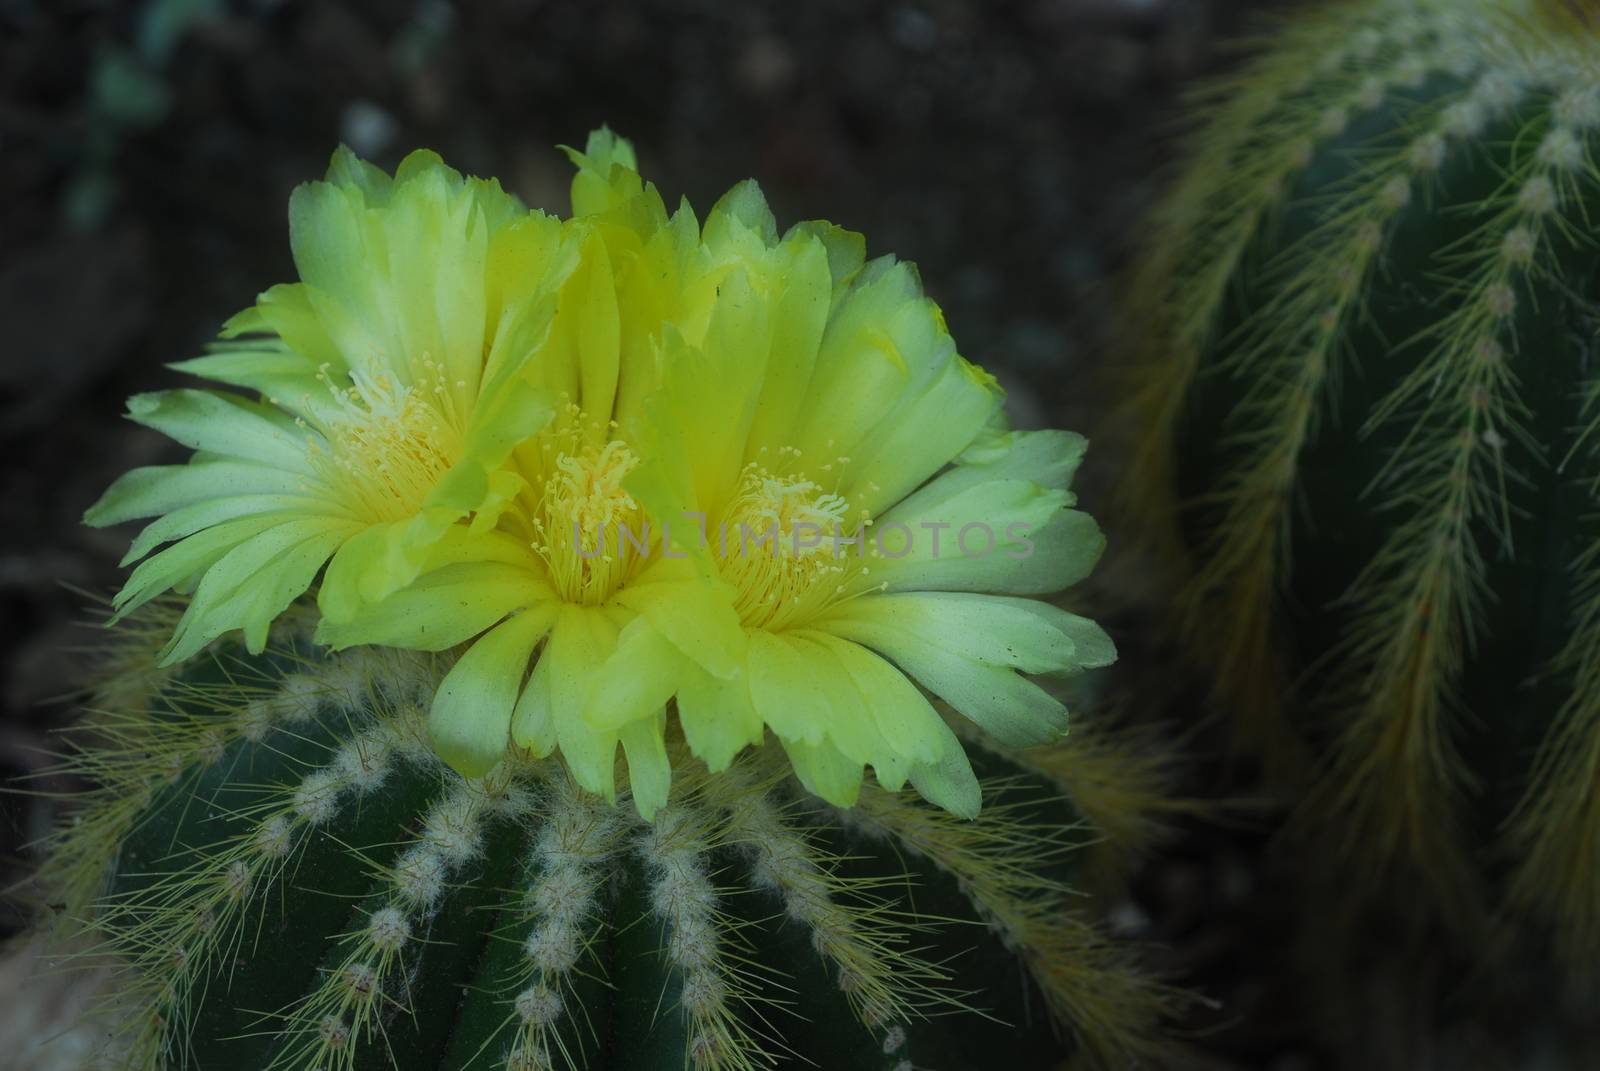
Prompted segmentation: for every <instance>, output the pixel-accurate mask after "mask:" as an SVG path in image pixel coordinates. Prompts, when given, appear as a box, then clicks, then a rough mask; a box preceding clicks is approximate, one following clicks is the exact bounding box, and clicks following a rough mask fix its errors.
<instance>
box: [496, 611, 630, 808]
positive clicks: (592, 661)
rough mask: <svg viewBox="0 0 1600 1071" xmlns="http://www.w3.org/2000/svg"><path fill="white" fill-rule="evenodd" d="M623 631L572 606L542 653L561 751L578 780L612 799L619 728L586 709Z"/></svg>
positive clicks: (599, 616)
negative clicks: (594, 723)
mask: <svg viewBox="0 0 1600 1071" xmlns="http://www.w3.org/2000/svg"><path fill="white" fill-rule="evenodd" d="M617 631H618V630H617V626H616V624H615V623H614V622H612V621H611V620H610V618H609V617H608V616H607V615H606V613H605V612H604V611H602V610H599V609H596V608H593V607H580V606H571V605H568V606H566V607H564V608H563V609H562V611H561V615H560V617H559V618H558V619H557V620H556V624H555V627H554V628H552V629H551V632H550V642H549V643H548V644H547V645H546V646H545V650H544V654H543V655H541V656H540V659H541V661H548V662H549V663H550V666H549V677H548V681H549V695H550V711H551V715H552V717H553V719H554V721H555V726H556V741H557V743H558V744H559V745H560V747H561V755H562V757H563V758H565V759H566V761H567V767H568V769H570V770H571V771H572V776H573V777H574V778H575V779H576V780H577V782H578V784H580V785H582V786H583V787H584V788H586V789H588V790H589V791H590V792H593V793H595V794H596V795H600V796H604V797H605V798H606V799H615V798H616V750H617V733H616V732H615V731H614V730H612V731H606V730H600V729H595V728H592V727H591V726H590V725H589V724H588V723H587V722H586V721H585V720H584V717H583V711H584V707H585V705H586V702H587V700H588V696H589V691H590V689H592V688H593V687H594V686H595V684H596V682H597V678H598V675H599V673H600V669H601V667H602V666H603V665H605V662H606V659H608V658H610V657H611V653H612V651H614V650H615V649H616V644H617ZM519 742H520V741H519Z"/></svg>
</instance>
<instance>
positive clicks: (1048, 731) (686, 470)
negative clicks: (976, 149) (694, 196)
mask: <svg viewBox="0 0 1600 1071" xmlns="http://www.w3.org/2000/svg"><path fill="white" fill-rule="evenodd" d="M574 156H575V159H576V161H577V162H578V164H579V166H580V171H579V174H578V176H577V178H576V180H575V182H574V191H573V200H574V206H575V212H576V213H577V214H578V216H577V220H576V221H575V222H576V223H577V224H580V225H583V226H584V227H586V228H588V230H589V234H588V237H586V238H585V239H583V240H582V241H583V245H582V249H583V252H582V255H581V257H580V261H581V266H580V267H579V268H578V269H577V270H576V271H574V272H573V273H572V276H571V278H570V279H569V280H568V282H567V284H566V287H567V291H566V293H567V294H568V295H569V296H564V297H563V300H562V312H561V313H560V314H559V315H558V316H557V322H556V326H555V327H554V328H553V330H552V341H551V344H550V345H549V346H548V347H547V352H546V354H545V355H544V357H543V358H542V359H541V360H539V361H536V362H534V366H535V368H536V372H535V374H536V376H538V377H542V378H540V383H541V386H543V387H544V388H545V389H547V390H556V389H559V390H560V392H561V393H562V394H563V395H564V396H565V405H564V408H563V410H562V412H561V414H560V415H559V416H558V418H557V419H556V421H554V422H553V423H552V424H551V425H550V426H549V427H548V428H546V429H545V430H544V431H543V432H542V433H541V434H540V435H538V436H536V437H535V438H534V439H532V440H530V441H529V442H528V443H526V444H524V445H523V446H521V447H519V448H518V449H517V450H516V451H514V453H513V455H512V458H511V461H510V465H511V466H512V467H513V468H514V469H515V470H516V471H517V473H518V474H519V476H520V477H521V478H522V482H523V487H524V490H523V492H522V493H521V494H520V495H518V496H517V498H516V500H515V501H513V502H512V503H510V504H508V506H507V508H506V510H505V511H504V512H503V513H502V514H500V515H499V516H498V517H497V518H495V520H494V524H495V528H494V530H493V532H484V533H483V534H481V535H480V536H477V537H473V536H467V535H464V536H461V537H460V545H459V546H457V545H456V544H450V545H446V544H440V545H439V547H438V548H437V550H436V555H437V557H436V562H437V568H436V570H435V571H432V572H426V573H424V574H423V575H422V576H421V577H420V578H419V580H418V581H417V582H416V584H414V585H412V586H411V587H409V588H407V589H406V590H403V591H400V592H397V593H395V594H394V595H393V596H391V597H390V598H388V599H385V600H381V601H379V602H377V603H374V604H372V605H370V606H368V607H366V608H365V609H364V610H363V611H362V612H361V613H360V614H359V615H358V616H357V617H354V618H352V619H350V620H349V621H347V622H344V623H342V624H338V625H332V624H330V625H326V626H325V627H324V630H323V633H322V635H323V638H324V639H326V640H328V641H330V642H334V643H349V642H371V641H372V640H373V639H374V638H375V637H377V638H380V639H381V642H397V643H404V644H415V643H416V642H417V641H418V639H419V637H417V636H414V635H400V634H399V633H398V632H397V631H396V630H397V628H398V627H400V626H398V625H396V624H395V623H396V622H400V621H415V622H422V621H426V620H430V619H432V618H433V617H434V616H435V615H448V614H453V613H456V612H457V611H456V610H455V609H453V608H454V607H460V606H466V605H471V604H475V603H476V602H482V601H484V600H492V605H491V609H490V613H489V614H486V615H485V616H490V615H491V614H493V615H498V614H500V613H502V612H505V613H507V614H508V615H509V616H507V617H506V618H505V619H504V620H503V621H501V623H500V624H498V626H497V627H496V628H494V629H493V630H492V631H490V632H488V633H487V634H485V635H484V636H483V637H482V638H481V639H480V640H479V641H478V643H477V644H476V645H474V646H473V647H472V648H471V649H470V650H469V651H468V652H467V653H466V655H465V656H463V658H462V659H461V661H460V662H459V663H457V664H456V666H455V667H454V669H453V670H452V671H451V673H450V674H449V675H448V676H447V678H446V679H445V682H444V684H443V686H442V687H441V689H440V692H439V695H438V698H437V700H436V703H435V707H434V711H433V716H432V721H431V726H432V731H433V734H434V739H435V742H436V744H437V745H438V746H439V748H440V750H441V751H442V752H443V753H444V754H445V755H446V757H447V758H449V759H450V760H451V761H452V762H454V763H455V764H456V765H457V766H458V767H460V768H462V769H465V770H473V771H476V770H482V769H486V768H487V767H488V766H489V765H490V764H492V763H493V762H494V761H496V760H497V759H498V757H499V756H500V754H501V751H502V749H503V747H504V743H505V735H506V727H507V725H508V724H509V726H510V733H511V738H512V740H513V741H514V742H515V743H516V744H517V745H519V746H521V747H524V748H527V749H530V750H532V751H533V752H535V753H537V754H547V753H550V752H551V751H552V750H553V749H555V748H557V747H559V749H560V751H561V753H562V754H563V756H564V757H565V759H566V761H567V762H568V764H569V765H570V766H571V767H572V769H573V770H574V772H575V774H576V776H577V777H578V779H579V780H580V782H582V783H583V784H584V785H585V786H586V787H589V788H590V789H592V790H595V791H599V792H604V793H610V792H611V791H612V789H613V785H612V778H613V772H612V771H613V764H614V754H615V750H616V746H617V744H618V743H619V742H620V743H621V745H622V747H623V749H624V752H625V755H626V758H627V762H628V766H629V780H630V786H631V788H632V791H633V795H634V798H635V801H636V803H637V804H638V806H639V807H640V809H641V811H643V812H645V813H647V814H648V813H651V812H653V810H654V809H655V808H656V807H657V806H659V805H660V803H661V802H663V801H664V800H665V799H666V795H667V787H668V784H669V782H670V778H671V770H670V767H669V764H668V760H667V754H666V750H665V746H664V732H665V726H666V720H667V716H668V712H669V709H670V710H674V711H675V712H676V715H677V718H678V721H679V724H680V726H681V729H682V732H683V735H684V737H685V739H686V741H687V743H688V745H689V747H690V749H691V750H692V751H693V752H694V753H695V754H697V755H699V756H700V757H701V758H702V759H703V760H704V761H705V762H706V763H707V764H708V765H709V766H710V767H711V768H712V769H713V770H719V769H721V768H723V767H725V766H726V765H727V764H728V763H729V762H730V761H731V760H732V758H733V756H734V755H735V754H736V753H737V752H738V751H739V750H740V749H742V748H743V747H745V746H747V745H752V744H759V743H761V741H762V740H763V738H764V735H765V730H766V729H767V728H770V729H771V730H772V731H773V733H774V735H775V736H777V737H778V739H779V740H780V741H781V742H782V744H783V746H784V747H785V749H786V750H787V751H788V753H789V755H790V757H791V760H792V762H793V765H794V768H795V769H796V771H797V773H798V775H799V776H800V778H801V779H802V781H803V782H804V783H805V784H806V785H807V786H808V787H810V788H811V789H812V790H813V791H815V792H816V793H818V794H819V795H821V796H823V797H824V798H826V799H828V800H830V801H831V802H834V803H837V804H841V805H848V804H849V803H851V802H853V800H854V798H855V793H856V790H857V788H858V786H859V784H860V781H861V778H862V774H863V768H864V767H865V766H868V765H870V766H872V767H873V769H874V771H875V773H876V776H877V778H878V779H879V781H880V782H882V783H884V784H886V785H888V786H890V787H892V788H899V787H900V786H901V785H902V784H904V783H905V782H906V781H907V780H909V781H910V782H911V783H912V784H913V785H914V786H916V787H917V788H918V789H919V791H921V792H922V794H923V795H925V796H927V797H928V798H930V799H932V800H934V801H936V802H938V803H939V804H940V805H942V806H945V807H947V808H949V809H950V810H953V811H956V812H958V813H962V814H974V813H976V811H977V809H978V806H979V798H978V795H979V794H978V786H977V782H976V780H975V779H974V777H973V775H972V772H971V769H970V767H969V765H968V764H967V761H966V757H965V754H964V752H963V750H962V747H961V745H960V743H959V742H958V741H957V739H956V737H955V736H954V734H953V733H952V732H951V730H950V729H949V728H948V727H947V725H946V724H945V722H944V720H943V719H942V718H941V716H940V715H939V714H938V713H937V712H936V711H935V709H934V708H933V706H932V705H931V704H930V702H929V700H928V698H927V697H926V695H925V694H924V692H923V691H922V690H920V689H919V688H918V687H917V685H916V684H914V683H912V681H913V680H915V681H917V682H919V683H920V684H921V685H923V687H924V688H926V689H927V691H928V692H931V693H933V694H934V695H936V696H939V697H941V698H943V699H945V700H946V701H948V702H949V703H950V704H951V705H952V706H953V707H954V708H955V709H956V710H957V711H959V712H960V713H962V714H963V715H965V716H967V717H969V718H971V719H972V720H974V721H975V722H977V723H979V724H980V725H982V726H983V727H984V728H986V729H987V730H989V731H990V732H991V733H993V734H994V735H996V736H997V737H998V738H999V739H1001V740H1002V741H1003V742H1005V743H1006V744H1008V745H1012V746H1027V745H1033V744H1042V743H1046V742H1049V741H1051V740H1054V739H1056V738H1057V737H1059V736H1060V734H1061V733H1062V732H1063V731H1064V730H1065V714H1066V712H1065V710H1064V709H1063V708H1062V706H1061V704H1060V702H1059V701H1057V700H1056V699H1054V698H1052V697H1051V696H1050V695H1049V694H1048V693H1047V692H1046V691H1044V690H1043V689H1041V688H1040V687H1038V686H1037V685H1036V684H1034V683H1032V682H1030V681H1028V680H1027V679H1025V678H1024V677H1022V676H1020V675H1019V671H1020V672H1022V673H1065V672H1073V671H1076V670H1079V669H1081V668H1083V667H1086V666H1097V665H1104V664H1106V663H1107V662H1109V661H1110V660H1111V659H1112V658H1113V657H1114V654H1113V651H1112V648H1111V645H1110V642H1109V641H1108V640H1107V638H1106V637H1105V635H1104V633H1102V632H1101V631H1100V630H1099V629H1098V628H1097V627H1096V626H1095V625H1093V624H1092V623H1091V622H1088V621H1086V620H1084V619H1082V618H1079V617H1076V616H1074V615H1071V614H1068V613H1066V612H1065V611H1062V610H1059V609H1057V608H1055V607H1053V606H1050V605H1049V604H1047V603H1044V602H1040V601H1037V600H1033V599H1027V598H1019V597H1018V596H1019V595H1034V594H1042V593H1047V592H1053V591H1057V590H1060V589H1061V588H1063V587H1065V586H1067V585H1068V584H1070V583H1072V582H1074V581H1075V580H1077V579H1079V578H1081V577H1082V576H1083V575H1084V574H1085V573H1086V572H1087V571H1088V570H1089V568H1090V567H1091V566H1092V564H1093V562H1094V560H1095V558H1096V557H1097V556H1098V553H1099V550H1100V547H1101V537H1100V534H1099V531H1098V528H1097V527H1096V526H1095V525H1094V522H1093V521H1092V520H1091V519H1089V518H1088V517H1087V516H1086V515H1084V514H1082V513H1079V512H1076V511H1074V510H1072V509H1071V508H1070V507H1071V506H1072V505H1073V501H1074V500H1073V498H1072V495H1071V494H1070V492H1069V491H1068V490H1067V486H1068V484H1069V482H1070V480H1071V476H1072V473H1073V470H1074V469H1075V468H1076V466H1077V463H1078V461H1079V459H1080V458H1081V456H1082V453H1083V447H1084V442H1083V440H1082V439H1081V438H1080V437H1078V436H1074V435H1071V434H1068V433H1065V432H1009V431H1006V430H1005V429H1004V427H1003V421H1002V418H1001V416H1000V401H1001V394H1000V392H999V390H998V389H997V388H996V386H995V384H994V381H993V379H992V378H990V377H989V376H988V375H987V374H985V373H983V372H982V371H981V370H980V369H978V368H976V367H975V366H974V365H972V364H970V363H968V362H967V361H965V360H964V359H962V358H961V357H960V356H959V355H958V354H957V353H956V349H955V346H954V344H953V342H952V341H951V339H950V336H949V333H948V331H947V330H946V327H945V324H944V321H943V318H942V316H941V315H940V314H939V310H938V308H937V307H936V306H935V305H934V304H933V303H932V302H931V301H930V300H928V299H927V298H926V297H925V296H924V295H923V294H922V291H921V287H920V285H919V283H918V281H917V278H916V276H915V274H914V272H913V270H912V269H911V268H910V266H909V265H905V264H899V263H896V262H895V261H893V260H892V258H884V259H880V260H876V261H873V262H871V263H866V262H865V260H864V252H863V251H864V243H863V242H862V240H861V238H860V236H859V235H856V234H852V233H850V232H846V231H843V230H841V229H839V228H836V227H832V226H829V225H827V224H820V223H809V224H801V225H799V226H797V227H795V228H793V229H792V230H790V231H789V232H788V234H786V235H784V236H783V237H782V238H781V239H780V238H779V236H778V232H777V228H776V225H775V223H774V221H773V219H772V216H771V213H770V212H769V211H768V209H767V206H766V203H765V201H764V199H763V198H762V196H761V193H760V190H759V189H758V188H757V187H756V186H755V184H754V183H745V184H742V185H740V186H738V187H735V188H734V190H733V191H731V192H730V193H729V194H728V195H727V196H725V197H724V198H723V199H722V201H721V202H719V203H718V205H717V206H716V207H715V208H714V209H713V210H712V212H711V213H710V215H709V217H708V218H707V220H706V223H705V226H704V227H703V228H700V227H697V226H696V225H695V224H694V220H693V217H692V216H691V215H690V214H689V210H688V208H687V206H685V207H684V208H681V209H680V210H679V211H678V213H677V214H675V215H674V216H673V217H671V219H668V217H667V216H666V213H665V210H664V208H663V206H662V205H661V202H660V199H659V197H658V196H656V194H655V192H654V190H653V188H651V187H649V186H647V185H644V184H643V183H642V182H641V180H640V179H639V177H638V175H637V174H636V172H635V171H634V169H633V157H632V153H631V150H630V149H629V148H628V147H627V145H626V143H625V142H620V141H617V140H615V139H613V138H611V137H610V136H609V135H606V134H605V133H602V134H600V135H597V136H596V137H595V138H594V139H591V141H590V144H589V147H588V151H587V153H586V154H583V155H578V154H574ZM480 519H481V518H480ZM941 535H943V537H944V538H943V541H942V546H941V540H940V536H941ZM802 536H803V537H804V538H801V537H802ZM474 538H476V539H478V540H479V541H480V542H479V543H478V547H479V548H480V549H478V550H476V551H468V550H466V549H465V546H466V544H467V543H468V542H469V541H471V540H473V539H474ZM969 544H970V545H969ZM472 554H492V555H495V562H496V565H495V567H494V568H495V570H504V571H505V574H506V576H507V577H508V578H509V577H510V576H511V575H513V574H517V573H520V574H521V581H520V583H521V584H522V585H525V586H526V590H527V592H528V594H527V595H526V596H523V597H520V598H519V597H518V596H515V595H513V594H511V591H512V589H513V587H514V586H515V585H513V584H512V583H511V582H510V581H509V579H508V580H507V581H506V582H504V583H498V584H492V585H487V586H486V589H485V590H484V591H483V592H482V593H481V594H480V593H479V592H478V590H477V589H475V588H473V587H471V586H469V585H471V584H475V583H476V581H475V580H473V581H467V580H458V579H457V578H458V577H463V576H465V574H464V573H463V571H462V568H463V567H462V561H463V558H464V557H469V556H471V555H472ZM502 555H503V556H502ZM488 588H492V589H493V590H492V593H491V592H490V591H489V590H488ZM512 602H516V603H517V605H515V606H512V605H511V603H512ZM386 623H387V624H386ZM541 643H542V644H543V646H542V648H541V647H540V644H541ZM536 651H537V657H535V655H536ZM530 661H531V662H532V665H533V669H532V673H531V674H529V673H528V672H527V666H528V664H529V662H530ZM907 674H909V677H908V676H907Z"/></svg>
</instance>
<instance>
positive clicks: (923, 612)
mask: <svg viewBox="0 0 1600 1071" xmlns="http://www.w3.org/2000/svg"><path fill="white" fill-rule="evenodd" d="M835 624H837V627H834V626H835ZM852 624H854V625H855V626H856V627H857V628H859V629H866V630H869V631H870V633H871V634H872V635H876V636H892V635H895V634H898V635H901V636H904V637H906V638H907V639H908V640H910V641H914V642H916V643H919V644H923V645H927V646H930V647H935V648H939V649H940V650H944V651H947V652H949V653H950V654H951V655H952V656H954V657H957V658H967V659H974V660H976V661H979V662H987V663H990V664H992V665H998V666H1007V667H1010V668H1012V669H1017V670H1021V671H1022V672H1024V673H1066V672H1074V671H1076V670H1079V669H1083V668H1087V667H1091V666H1104V665H1109V664H1110V663H1111V662H1112V661H1114V660H1115V658H1116V651H1115V649H1114V648H1112V646H1111V641H1110V639H1109V638H1108V637H1107V636H1106V635H1105V633H1104V632H1102V631H1101V630H1100V628H1099V626H1098V625H1096V624H1094V622H1092V621H1089V620H1088V619H1086V618H1082V617H1078V616H1077V615H1075V614H1069V613H1067V612H1066V611H1065V610H1061V609H1058V608H1056V607H1054V606H1051V605H1050V604H1048V603H1045V602H1040V601H1039V600H1037V599H1018V598H1011V597H1007V596H999V595H980V594H972V593H968V592H913V593H906V594H894V595H867V596H863V597H861V598H856V599H850V600H848V601H846V602H842V603H840V604H838V605H837V606H835V607H834V608H832V609H831V610H830V611H829V612H828V614H827V615H826V616H825V617H824V618H822V619H820V620H819V621H817V622H816V623H815V626H814V627H817V628H830V629H832V630H833V631H836V632H839V633H840V634H845V631H846V630H848V629H849V628H850V627H851V625H852ZM1080 639H1081V640H1082V642H1083V644H1084V647H1085V649H1084V650H1083V651H1081V652H1080V651H1079V649H1078V644H1079V640H1080Z"/></svg>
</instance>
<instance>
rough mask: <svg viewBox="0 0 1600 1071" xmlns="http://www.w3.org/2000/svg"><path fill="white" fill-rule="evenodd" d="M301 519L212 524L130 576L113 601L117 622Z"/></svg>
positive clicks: (264, 517)
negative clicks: (263, 536)
mask: <svg viewBox="0 0 1600 1071" xmlns="http://www.w3.org/2000/svg"><path fill="white" fill-rule="evenodd" d="M298 519H300V514H298V513H288V514H284V513H258V514H253V515H251V516H248V517H240V518H238V519H236V520H232V521H224V522H223V523H222V524H218V525H213V526H212V527H210V528H207V529H206V530H205V531H203V532H197V533H195V534H194V535H192V536H190V537H189V538H187V539H184V540H182V541H180V542H177V543H174V544H173V545H172V546H170V547H168V548H166V549H165V550H163V551H161V553H159V554H155V555H153V556H151V557H149V558H147V559H145V560H144V561H143V562H141V563H140V564H139V566H138V568H136V569H134V571H133V572H132V573H131V574H130V575H129V576H128V580H127V583H125V584H123V586H122V590H121V591H119V592H117V595H116V597H115V598H114V599H113V600H112V605H113V606H114V607H115V609H116V613H115V614H113V615H112V621H113V622H115V621H117V620H120V619H121V618H123V617H126V616H127V615H128V614H131V613H133V611H135V610H137V609H138V608H139V607H141V606H143V605H144V604H145V603H147V602H149V601H150V600H151V599H153V598H155V597H156V596H157V595H160V594H161V593H162V592H164V591H169V590H171V589H172V588H174V587H179V586H181V585H183V584H184V583H185V581H187V580H189V579H190V578H191V577H194V576H196V575H197V574H199V573H201V572H203V571H204V570H205V569H207V568H209V567H210V566H211V565H212V564H213V563H214V562H216V561H217V560H218V559H219V558H221V557H222V556H223V555H225V554H227V553H228V552H229V551H231V550H232V549H233V548H234V547H236V546H238V545H239V544H241V543H243V542H245V541H246V540H248V539H250V538H251V537H252V536H254V535H256V534H258V533H260V532H263V531H265V530H267V529H269V528H271V527H273V526H274V525H280V524H285V523H287V522H290V521H294V520H298Z"/></svg>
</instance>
